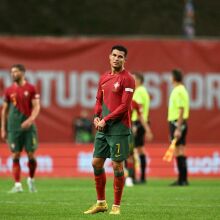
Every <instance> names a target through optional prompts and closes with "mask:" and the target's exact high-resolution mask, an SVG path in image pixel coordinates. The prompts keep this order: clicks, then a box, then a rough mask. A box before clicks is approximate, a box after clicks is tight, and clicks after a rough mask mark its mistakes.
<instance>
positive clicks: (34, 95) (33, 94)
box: [31, 86, 40, 100]
mask: <svg viewBox="0 0 220 220" xmlns="http://www.w3.org/2000/svg"><path fill="white" fill-rule="evenodd" d="M39 98H40V94H39V93H38V92H37V89H36V87H34V86H33V87H32V89H31V100H33V99H39Z"/></svg>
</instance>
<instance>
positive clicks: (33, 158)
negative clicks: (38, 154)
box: [27, 152, 35, 160]
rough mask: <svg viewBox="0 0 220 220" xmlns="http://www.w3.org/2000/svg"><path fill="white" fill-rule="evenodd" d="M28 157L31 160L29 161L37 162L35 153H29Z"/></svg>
mask: <svg viewBox="0 0 220 220" xmlns="http://www.w3.org/2000/svg"><path fill="white" fill-rule="evenodd" d="M27 156H28V159H29V160H35V156H34V153H33V152H28V153H27Z"/></svg>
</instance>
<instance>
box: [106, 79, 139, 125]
mask: <svg viewBox="0 0 220 220" xmlns="http://www.w3.org/2000/svg"><path fill="white" fill-rule="evenodd" d="M134 88H135V82H134V79H133V78H132V77H127V78H126V79H125V81H124V86H123V93H122V100H121V104H120V105H119V106H118V107H117V108H116V109H115V110H114V111H113V112H111V113H110V114H108V115H107V116H106V117H104V120H105V121H108V120H114V119H117V118H120V117H122V116H123V114H124V113H125V112H127V111H129V110H130V107H131V101H132V97H133V93H134Z"/></svg>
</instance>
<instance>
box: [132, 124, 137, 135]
mask: <svg viewBox="0 0 220 220" xmlns="http://www.w3.org/2000/svg"><path fill="white" fill-rule="evenodd" d="M131 130H132V133H133V135H136V134H137V126H135V125H132V127H131Z"/></svg>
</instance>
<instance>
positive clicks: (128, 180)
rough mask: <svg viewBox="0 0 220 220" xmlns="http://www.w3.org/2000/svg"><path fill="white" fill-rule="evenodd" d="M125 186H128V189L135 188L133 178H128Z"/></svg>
mask: <svg viewBox="0 0 220 220" xmlns="http://www.w3.org/2000/svg"><path fill="white" fill-rule="evenodd" d="M125 186H128V187H132V186H134V183H133V180H132V178H131V177H126V180H125Z"/></svg>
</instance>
